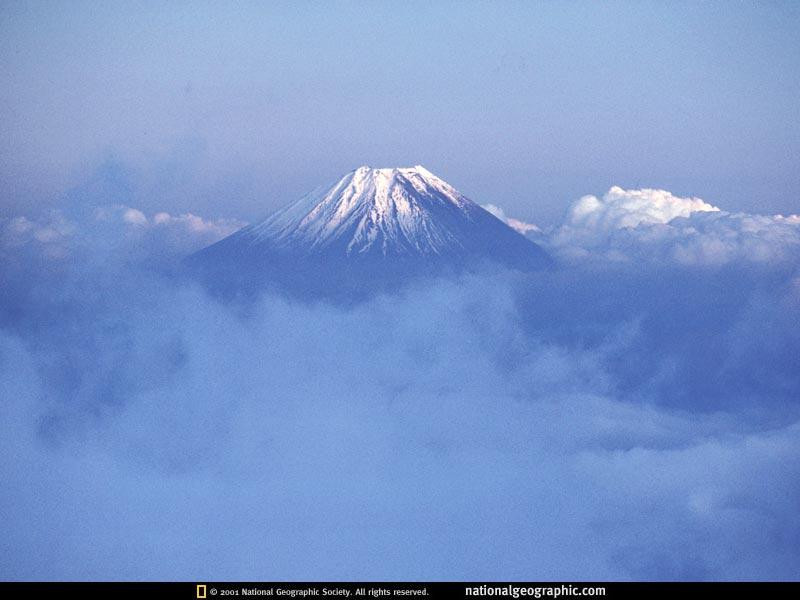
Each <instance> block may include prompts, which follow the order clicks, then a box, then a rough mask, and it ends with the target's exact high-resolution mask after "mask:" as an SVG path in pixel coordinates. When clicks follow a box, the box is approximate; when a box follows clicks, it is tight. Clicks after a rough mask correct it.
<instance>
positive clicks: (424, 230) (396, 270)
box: [197, 165, 550, 288]
mask: <svg viewBox="0 0 800 600" xmlns="http://www.w3.org/2000/svg"><path fill="white" fill-rule="evenodd" d="M197 261H198V262H199V263H202V264H204V265H206V266H207V267H208V268H210V269H211V271H213V272H214V273H215V274H216V275H217V276H224V277H229V276H230V274H231V273H234V272H236V273H241V272H246V273H249V275H247V276H246V277H245V278H246V279H249V278H250V277H253V279H254V280H259V279H262V278H266V279H269V278H273V279H276V280H280V281H285V282H287V285H290V286H295V285H296V284H297V282H298V281H299V280H303V281H304V282H305V283H304V284H303V285H306V284H308V285H311V286H312V287H313V286H317V287H320V286H321V287H322V288H325V287H334V288H335V287H337V286H339V283H336V282H337V281H339V280H340V279H341V278H342V277H344V278H345V279H349V280H351V283H353V282H359V283H358V285H362V284H363V282H364V281H372V280H378V279H380V280H387V281H388V280H394V279H395V278H401V279H402V278H404V277H406V276H411V275H413V274H415V273H418V274H422V273H428V274H430V273H438V272H453V271H458V270H460V269H462V268H469V267H468V265H477V264H482V263H484V262H487V261H488V262H495V263H501V264H504V265H507V266H511V267H513V268H516V269H520V270H532V269H537V268H541V267H542V266H543V265H546V264H549V261H550V259H549V257H548V256H547V255H546V253H545V252H544V251H543V250H541V249H540V248H539V247H538V246H537V245H536V244H534V243H533V242H531V241H530V240H527V239H526V238H525V237H523V236H522V235H520V234H519V233H517V232H516V231H514V230H512V229H511V228H509V227H508V226H507V225H506V224H505V223H503V222H501V221H500V220H498V219H497V218H496V217H494V216H493V215H491V214H490V213H488V212H487V211H486V210H484V209H483V208H481V207H480V206H479V205H478V204H476V203H474V202H473V201H472V200H470V199H468V198H467V197H465V196H464V195H463V194H461V193H460V192H459V191H458V190H456V189H455V188H454V187H453V186H451V185H450V184H449V183H447V182H446V181H443V180H442V179H440V178H439V177H437V176H436V175H434V174H433V173H431V172H430V171H428V170H427V169H426V168H425V167H422V166H420V165H417V166H414V167H398V168H382V169H375V168H372V167H368V166H363V167H359V168H357V169H355V170H353V171H350V172H349V173H347V174H346V175H344V176H343V177H342V178H341V179H339V180H338V181H336V182H334V183H332V184H330V185H326V186H322V187H320V188H317V189H316V190H314V191H312V192H311V193H309V194H307V195H306V196H304V197H303V198H301V199H300V200H298V201H297V202H294V203H293V204H290V205H288V206H286V207H285V208H283V209H281V210H279V211H277V212H276V213H274V214H273V215H271V216H270V217H268V218H267V219H265V220H264V221H262V222H260V223H257V224H255V225H251V226H249V227H245V228H244V229H241V230H239V231H238V232H236V233H235V234H233V235H231V236H229V237H227V238H225V239H224V240H222V241H220V242H218V243H217V244H214V245H213V246H211V247H209V248H206V249H205V250H203V251H202V252H200V253H198V257H197ZM312 284H313V285H312Z"/></svg>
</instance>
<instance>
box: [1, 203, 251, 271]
mask: <svg viewBox="0 0 800 600" xmlns="http://www.w3.org/2000/svg"><path fill="white" fill-rule="evenodd" d="M244 225H245V223H244V222H243V221H239V220H237V219H203V218H202V217H199V216H197V215H194V214H191V213H186V214H182V215H177V216H173V215H170V214H169V213H166V212H158V213H156V214H155V215H153V216H152V217H147V216H146V215H145V213H143V212H142V211H140V210H138V209H136V208H131V207H129V206H122V205H116V206H114V205H112V206H100V207H97V208H95V209H94V211H93V212H92V213H91V216H90V217H89V218H86V219H84V220H80V219H79V218H69V217H67V216H66V215H65V214H64V213H63V212H61V211H50V212H47V213H45V214H44V215H42V216H40V217H39V218H34V219H32V218H28V217H25V216H19V217H13V218H10V219H5V220H0V252H2V256H3V257H4V259H5V261H6V262H7V263H10V262H12V261H16V260H17V259H18V258H19V256H20V253H21V252H23V251H28V252H33V253H36V254H41V255H45V256H48V257H50V258H53V259H65V258H67V257H69V256H72V257H74V256H76V255H77V254H80V253H87V252H96V253H98V255H101V254H103V255H104V254H106V253H108V252H109V249H111V248H116V249H117V250H118V252H120V253H133V254H138V255H139V256H140V257H141V256H149V257H155V256H161V257H162V258H163V257H172V258H176V257H177V258H180V257H183V256H185V255H187V254H189V253H191V252H194V251H197V250H199V249H201V248H203V247H205V246H208V245H209V244H212V243H214V242H216V241H218V240H220V239H222V238H224V237H226V236H228V235H230V234H231V233H233V232H234V231H236V230H237V229H239V228H241V227H243V226H244Z"/></svg>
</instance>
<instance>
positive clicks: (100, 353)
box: [0, 206, 800, 580]
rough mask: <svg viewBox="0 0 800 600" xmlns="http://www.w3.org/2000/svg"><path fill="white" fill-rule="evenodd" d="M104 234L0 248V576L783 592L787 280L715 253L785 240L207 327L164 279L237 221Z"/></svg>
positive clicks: (235, 314)
mask: <svg viewBox="0 0 800 600" xmlns="http://www.w3.org/2000/svg"><path fill="white" fill-rule="evenodd" d="M132 211H133V209H132V208H131V207H128V206H106V207H104V208H101V209H98V210H96V211H94V212H87V215H88V216H87V218H86V219H85V220H80V219H78V218H71V219H67V218H65V217H64V216H63V215H60V214H58V213H52V214H50V215H47V216H46V217H43V218H41V219H27V218H18V219H11V220H8V221H6V222H4V223H3V225H2V229H0V231H1V232H2V236H0V257H2V268H3V289H2V292H3V293H2V294H0V397H1V398H3V399H4V401H3V402H2V403H0V478H2V481H3V490H2V493H0V515H2V517H3V522H4V523H5V524H6V527H5V529H4V535H3V536H2V539H0V555H1V556H3V557H6V558H5V560H4V561H2V562H0V576H2V577H3V578H4V579H18V578H21V579H123V580H130V579H182V580H195V579H197V580H200V579H214V578H216V579H238V580H246V579H253V578H254V577H255V578H258V577H259V576H261V575H260V574H263V573H264V572H269V573H271V577H273V578H275V579H290V580H291V579H295V580H298V579H319V580H332V579H389V580H391V579H423V580H424V579H444V580H458V579H475V580H487V579H530V578H531V576H532V571H531V569H534V570H535V573H534V575H535V576H536V577H539V578H542V579H554V580H558V579H629V578H637V579H719V578H723V579H792V578H796V576H797V572H798V565H800V551H798V548H799V547H800V546H798V544H797V543H796V541H797V540H798V539H800V519H798V514H797V510H796V508H797V507H796V502H795V501H794V499H795V498H797V496H798V493H800V472H798V467H797V465H800V460H798V459H800V444H798V442H797V439H798V427H800V403H798V400H797V399H798V398H800V375H798V372H797V368H796V356H797V355H798V354H800V333H798V331H797V328H796V327H795V326H794V324H795V323H796V322H797V321H798V319H800V283H798V282H800V273H798V271H797V268H796V264H797V263H793V264H794V266H792V264H791V263H789V264H787V263H786V262H774V261H771V260H763V261H761V262H759V263H758V267H759V268H752V265H753V262H752V257H745V256H744V254H743V250H742V249H743V248H744V247H745V244H744V242H743V241H742V240H743V239H745V238H748V239H750V240H751V241H750V242H748V243H753V244H755V243H756V242H759V243H762V244H765V245H766V247H768V248H771V249H772V250H770V251H771V252H773V253H774V252H775V249H776V248H783V249H784V250H785V251H787V252H788V251H789V250H787V249H790V248H791V247H792V244H793V241H792V240H793V239H794V238H793V235H794V234H793V233H792V232H794V231H795V229H794V228H796V227H797V224H796V218H794V217H786V218H780V219H778V218H776V217H763V218H762V217H756V216H753V215H730V214H728V213H723V212H722V211H716V212H708V211H706V212H702V213H691V214H690V215H689V216H683V217H677V218H673V219H672V220H671V221H669V222H668V223H639V224H638V225H637V226H636V227H628V228H623V229H614V230H613V232H612V233H610V234H604V235H602V236H594V237H591V238H590V237H586V238H577V237H572V238H569V240H567V241H569V243H571V244H576V241H575V240H581V242H582V243H586V244H588V242H585V241H584V240H588V239H591V240H592V244H595V245H593V246H590V245H587V246H586V248H588V250H586V251H587V252H590V253H591V254H592V255H595V256H597V257H602V256H605V255H607V254H608V253H611V252H614V251H616V252H619V253H622V254H625V253H627V256H628V258H626V259H625V260H620V261H618V262H616V263H614V265H613V266H611V267H610V266H609V265H608V263H607V261H605V262H603V261H601V260H599V259H593V260H585V259H584V260H575V261H573V262H562V264H561V265H560V267H559V268H556V269H553V270H552V271H548V272H544V273H537V274H535V275H531V276H526V275H520V274H513V273H505V272H495V273H481V274H475V275H471V276H465V277H462V278H460V279H454V280H441V281H424V282H418V283H416V284H409V285H408V286H407V287H406V288H404V289H403V291H402V292H400V293H398V294H395V295H383V296H378V297H374V298H371V299H369V300H368V301H365V302H361V303H358V304H356V305H353V306H349V307H342V306H338V305H334V304H326V303H321V302H320V303H301V302H294V301H290V300H288V299H286V298H282V297H279V296H273V295H269V294H267V295H264V296H263V297H260V298H255V299H254V298H247V299H241V298H237V299H235V300H233V301H231V302H227V303H224V302H220V301H218V300H217V299H215V298H213V297H211V296H209V295H208V294H207V293H206V292H205V291H204V290H203V289H201V288H199V287H197V286H196V285H195V284H194V283H192V282H191V281H189V280H187V279H186V278H184V277H181V276H178V275H177V274H176V272H175V271H174V270H170V269H165V268H163V262H164V260H165V259H164V257H165V256H169V257H170V259H169V261H170V262H174V261H177V260H179V258H180V257H181V256H183V255H184V254H185V253H186V252H189V251H191V249H193V248H195V247H197V246H198V245H199V244H203V243H206V240H213V239H215V238H216V237H217V236H221V235H224V233H225V231H227V230H229V229H230V228H234V227H236V226H237V223H236V222H232V221H231V222H228V221H224V220H223V221H217V220H206V219H201V218H199V217H196V216H194V215H190V214H185V215H177V216H175V215H171V214H169V213H166V212H158V211H157V212H154V213H149V212H145V211H133V212H132ZM690 227H691V228H694V229H696V230H697V233H696V234H690V232H689V228H690ZM726 228H729V229H731V231H732V233H729V234H724V231H725V229H726ZM584 229H587V228H584ZM664 231H666V232H667V233H666V234H665V233H663V232H664ZM545 235H548V234H545ZM549 235H550V236H558V235H565V236H566V235H567V234H566V233H565V230H563V229H562V230H557V231H555V232H554V233H553V232H551V233H550V234H549ZM587 235H588V234H587ZM623 235H624V236H626V237H619V236H623ZM691 235H696V236H698V239H708V238H710V237H711V236H717V237H719V238H720V239H725V240H730V239H734V240H736V243H735V244H734V247H735V248H739V249H740V250H737V252H734V253H729V254H726V256H727V258H726V260H727V261H728V262H726V263H724V267H725V268H714V269H706V268H701V269H698V268H697V266H696V265H697V260H703V261H706V262H707V261H708V255H707V254H706V255H700V259H696V260H694V261H692V260H685V259H682V258H679V257H678V255H676V254H675V253H674V250H675V249H676V248H678V247H680V244H679V243H682V244H686V242H687V238H690V237H691ZM660 236H661V237H660ZM670 236H673V237H670ZM651 238H652V240H654V241H651ZM665 240H666V241H665ZM567 241H565V242H564V243H565V244H566V243H567ZM623 242H624V243H623ZM551 244H554V243H553V242H551ZM648 244H650V246H648ZM56 247H58V248H62V249H63V250H64V253H63V254H56V255H54V254H52V253H51V249H53V248H56ZM552 247H555V245H553V246H552ZM654 248H658V249H660V252H661V254H659V255H658V256H659V257H660V258H659V260H653V259H650V258H647V259H646V260H645V257H646V256H647V255H649V254H652V253H653V252H652V250H653V249H654ZM751 253H752V251H751ZM787 256H788V255H787ZM703 264H705V263H703ZM714 264H715V265H719V264H720V263H718V262H717V263H714ZM532 565H533V566H532Z"/></svg>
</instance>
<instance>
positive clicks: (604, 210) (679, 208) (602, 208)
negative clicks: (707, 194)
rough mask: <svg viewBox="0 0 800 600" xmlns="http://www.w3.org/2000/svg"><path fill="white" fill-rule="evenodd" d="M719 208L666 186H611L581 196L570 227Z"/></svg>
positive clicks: (631, 223) (608, 226)
mask: <svg viewBox="0 0 800 600" xmlns="http://www.w3.org/2000/svg"><path fill="white" fill-rule="evenodd" d="M718 210H719V209H718V208H717V207H715V206H712V205H710V204H708V203H707V202H704V201H703V200H701V199H700V198H680V197H678V196H673V195H672V194H671V193H669V192H667V191H665V190H653V189H641V190H623V189H622V188H620V187H617V186H614V187H612V188H611V189H610V190H608V192H607V193H606V194H605V195H604V196H603V197H602V199H600V198H597V197H596V196H584V197H582V198H581V199H580V200H578V201H577V202H576V203H575V204H574V205H573V206H572V208H571V209H570V211H569V215H568V217H567V224H568V225H570V226H572V227H583V228H586V229H594V230H604V231H609V230H613V229H622V228H624V227H636V226H638V225H641V224H652V223H669V222H670V221H672V219H674V218H676V217H688V216H689V215H691V214H692V213H696V212H713V211H718Z"/></svg>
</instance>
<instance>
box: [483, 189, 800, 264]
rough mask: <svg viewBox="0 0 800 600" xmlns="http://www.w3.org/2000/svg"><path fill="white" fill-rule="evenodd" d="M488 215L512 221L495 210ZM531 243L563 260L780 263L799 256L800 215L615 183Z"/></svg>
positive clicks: (576, 206) (586, 198)
mask: <svg viewBox="0 0 800 600" xmlns="http://www.w3.org/2000/svg"><path fill="white" fill-rule="evenodd" d="M484 208H486V207H484ZM487 210H488V208H487ZM492 212H493V214H496V215H499V216H500V217H501V218H503V219H504V220H507V221H511V220H512V219H509V218H508V217H507V216H506V215H505V213H504V212H503V210H502V209H501V208H499V207H494V206H493V207H492ZM536 241H537V242H538V243H541V244H543V245H544V246H546V247H547V248H548V250H549V251H550V252H551V253H553V254H555V255H556V256H558V257H560V258H561V259H563V260H567V261H568V262H584V261H587V260H590V261H599V262H605V263H620V262H627V261H647V262H660V263H678V264H684V265H723V264H729V263H731V262H733V261H743V262H746V263H767V262H771V261H779V262H783V261H791V260H796V259H798V258H800V216H798V215H789V216H782V215H755V214H747V213H729V212H725V211H723V210H721V209H720V208H718V207H716V206H714V205H712V204H710V203H708V202H705V201H704V200H702V199H700V198H682V197H679V196H675V195H673V194H671V193H670V192H668V191H666V190H654V189H641V190H624V189H622V188H620V187H617V186H614V187H612V188H611V189H610V190H609V191H608V192H607V193H606V194H605V195H604V196H603V197H602V198H598V197H596V196H584V197H582V198H581V199H580V200H578V201H577V202H575V203H574V204H573V206H572V207H571V208H570V210H569V211H568V213H567V216H566V218H565V220H564V222H563V223H562V224H561V225H560V226H558V227H555V228H553V229H552V230H550V231H548V232H546V233H545V234H543V235H541V236H537V237H536Z"/></svg>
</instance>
